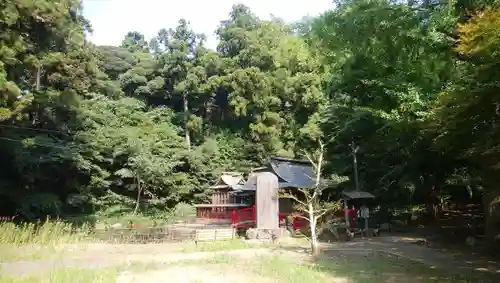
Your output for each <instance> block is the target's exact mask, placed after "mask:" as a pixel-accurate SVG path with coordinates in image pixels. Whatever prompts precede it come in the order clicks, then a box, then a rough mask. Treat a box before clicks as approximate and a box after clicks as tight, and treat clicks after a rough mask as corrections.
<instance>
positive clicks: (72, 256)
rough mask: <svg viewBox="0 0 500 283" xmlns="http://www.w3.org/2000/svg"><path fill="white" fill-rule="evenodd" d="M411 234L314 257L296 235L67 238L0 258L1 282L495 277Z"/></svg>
mask: <svg viewBox="0 0 500 283" xmlns="http://www.w3.org/2000/svg"><path fill="white" fill-rule="evenodd" d="M410 242H415V239H411V238H405V237H389V236H386V237H380V238H372V239H365V240H357V241H353V242H346V243H335V244H324V245H323V250H324V254H325V257H324V258H323V259H322V260H320V261H316V262H314V263H313V262H312V260H311V259H310V258H309V257H308V255H307V251H306V249H305V246H304V245H303V244H298V243H289V244H286V243H283V244H281V245H279V246H276V247H265V248H263V247H258V246H256V247H255V248H252V249H240V250H232V251H223V252H213V251H210V252H196V251H193V252H186V251H181V250H180V249H181V247H180V245H182V244H179V245H176V244H146V245H111V244H87V245H85V246H81V245H78V246H77V245H74V246H73V245H66V246H64V247H62V248H60V250H59V251H57V252H54V253H53V256H52V257H49V258H46V257H45V256H44V257H43V259H30V260H15V261H9V262H3V263H0V268H1V269H0V272H1V273H0V274H1V275H0V282H39V281H35V280H32V281H29V280H25V281H22V280H21V279H19V280H17V281H16V279H14V278H21V277H20V276H23V275H24V276H26V275H29V274H31V275H38V276H40V275H43V274H50V273H51V272H55V271H57V270H64V269H71V268H73V269H74V268H77V269H85V270H94V271H99V270H102V269H114V270H115V276H114V277H110V278H112V279H110V280H107V281H106V280H101V279H99V280H97V279H95V278H94V279H92V280H90V279H89V280H87V281H83V280H82V281H78V282H106V283H108V282H118V283H131V282H153V283H155V282H179V283H190V282H191V283H192V282H205V283H212V282H213V283H215V282H217V283H230V282H235V283H253V282H263V283H267V282H297V283H298V282H300V283H307V282H325V283H326V282H329V283H331V282H339V283H340V282H353V283H355V282H409V283H411V282H500V267H499V264H498V263H496V262H491V261H487V260H483V259H478V258H476V259H474V260H471V259H466V258H463V257H458V256H457V255H453V254H445V253H440V252H438V251H435V250H433V249H430V248H428V247H425V246H420V245H417V244H415V243H410ZM55 254H57V256H56V255H55ZM408 259H411V261H410V260H408ZM418 262H422V263H425V265H424V264H420V263H418ZM429 266H431V267H432V268H429ZM449 272H452V273H454V274H453V275H457V274H462V275H468V281H463V280H462V279H455V278H452V276H451V275H450V273H449ZM443 274H446V275H443ZM2 276H4V277H5V276H9V277H10V278H9V279H6V280H4V279H2V278H1V277H2ZM52 278H54V276H52ZM12 279H14V280H12ZM111 280H112V281H111ZM45 282H59V281H56V280H46V281H45Z"/></svg>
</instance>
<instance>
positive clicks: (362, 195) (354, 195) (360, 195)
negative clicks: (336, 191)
mask: <svg viewBox="0 0 500 283" xmlns="http://www.w3.org/2000/svg"><path fill="white" fill-rule="evenodd" d="M342 196H344V197H347V198H348V199H367V198H375V196H374V195H372V194H370V193H369V192H363V191H352V192H342Z"/></svg>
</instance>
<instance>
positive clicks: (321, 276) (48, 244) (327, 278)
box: [0, 221, 480, 283]
mask: <svg viewBox="0 0 500 283" xmlns="http://www.w3.org/2000/svg"><path fill="white" fill-rule="evenodd" d="M82 231H83V230H82ZM82 231H80V232H78V231H77V232H75V231H74V230H72V227H71V225H70V224H66V223H63V222H58V221H46V222H43V223H40V224H38V225H35V224H26V225H20V226H18V225H14V224H11V223H6V222H1V223H0V262H9V261H10V262H13V261H19V260H37V259H40V260H42V259H43V260H51V259H56V257H59V256H60V257H61V258H62V257H64V256H65V254H64V251H65V249H64V248H61V246H63V247H64V246H65V244H76V245H77V246H80V245H85V244H87V243H89V238H88V237H87V235H86V234H85V233H83V232H82ZM295 245H297V243H295ZM172 246H173V248H172V250H171V251H172V252H173V253H176V252H183V253H192V252H216V251H229V250H237V249H249V248H255V247H259V248H260V247H262V248H265V247H270V246H272V245H271V244H252V243H248V242H245V241H241V240H237V239H235V240H230V241H215V242H201V243H198V245H195V243H194V242H192V241H188V242H185V243H180V244H174V245H172ZM83 247H84V246H83ZM326 256H328V258H323V259H321V260H318V261H315V262H309V261H307V260H305V259H304V258H302V259H301V257H300V256H288V257H283V256H264V257H258V258H253V259H252V258H246V259H243V258H238V257H235V256H229V255H222V256H215V257H214V258H208V259H203V260H184V261H183V260H180V261H177V262H172V263H169V264H168V265H169V266H171V265H185V266H198V267H200V268H203V267H204V265H209V266H219V267H220V268H222V269H223V270H227V271H231V272H232V271H234V272H241V273H249V276H251V275H252V274H253V275H254V276H260V277H263V278H269V279H272V280H274V281H273V282H286V283H294V282H297V283H299V282H300V283H309V282H311V283H312V282H315V283H323V282H324V283H326V282H328V283H332V282H352V283H372V282H373V283H375V282H377V283H379V282H382V283H383V282H408V283H412V282H443V283H459V282H480V281H477V280H475V281H472V280H469V281H467V279H466V278H464V277H460V276H458V277H457V276H453V275H452V274H449V273H446V272H443V271H442V270H438V269H434V268H430V267H429V266H426V265H423V264H419V263H415V262H413V261H409V260H405V259H401V258H399V257H396V256H390V255H386V254H380V253H368V254H367V253H365V254H361V253H357V254H355V253H346V252H330V254H326ZM165 267H166V265H165V263H151V262H149V263H133V264H128V265H123V264H122V265H121V266H118V267H116V266H115V267H112V268H103V269H74V268H65V269H56V270H52V271H48V272H47V273H45V274H43V275H41V274H38V276H23V277H17V278H13V277H5V276H1V275H0V283H7V282H10V283H28V282H42V283H43V282H52V283H59V282H61V283H62V282H77V283H80V282H81V283H87V282H89V283H90V282H102V283H108V282H116V279H117V277H118V275H119V274H120V273H121V272H122V271H124V270H127V271H131V272H144V271H146V270H152V269H162V268H163V269H164V268H165ZM242 283H244V282H242Z"/></svg>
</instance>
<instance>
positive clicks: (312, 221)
mask: <svg viewBox="0 0 500 283" xmlns="http://www.w3.org/2000/svg"><path fill="white" fill-rule="evenodd" d="M308 210H309V225H310V229H311V253H312V256H313V257H317V256H319V252H320V250H319V243H318V235H317V234H316V225H317V219H316V217H315V215H314V207H313V205H312V203H309V204H308Z"/></svg>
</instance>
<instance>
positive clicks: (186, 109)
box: [182, 93, 191, 150]
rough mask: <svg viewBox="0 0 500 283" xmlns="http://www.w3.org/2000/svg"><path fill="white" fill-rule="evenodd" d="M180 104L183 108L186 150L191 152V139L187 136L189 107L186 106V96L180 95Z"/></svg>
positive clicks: (184, 94)
mask: <svg viewBox="0 0 500 283" xmlns="http://www.w3.org/2000/svg"><path fill="white" fill-rule="evenodd" d="M182 103H183V107H184V133H185V137H186V146H187V148H188V150H191V137H190V135H189V127H188V124H189V105H188V99H187V94H186V93H183V94H182Z"/></svg>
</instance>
